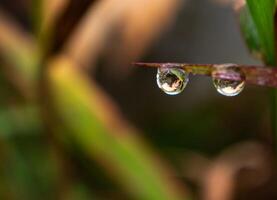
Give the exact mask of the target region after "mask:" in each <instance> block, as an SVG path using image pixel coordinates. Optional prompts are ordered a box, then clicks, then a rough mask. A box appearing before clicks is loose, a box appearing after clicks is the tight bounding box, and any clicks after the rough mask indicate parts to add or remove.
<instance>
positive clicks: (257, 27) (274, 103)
mask: <svg viewBox="0 0 277 200" xmlns="http://www.w3.org/2000/svg"><path fill="white" fill-rule="evenodd" d="M244 9H247V10H248V11H247V12H246V13H245V12H244V13H243V15H247V16H246V17H244V18H245V19H248V20H241V27H242V30H243V32H244V36H245V38H246V41H248V42H247V43H248V45H249V48H250V49H251V50H254V51H256V52H257V51H259V54H260V55H262V58H263V61H264V63H265V64H266V65H271V66H275V65H276V57H275V56H276V49H275V44H276V42H275V40H276V38H275V27H274V15H275V11H276V1H275V0H263V1H259V0H246V8H244ZM251 23H252V25H251V28H249V24H251ZM247 27H248V28H247ZM247 35H248V36H249V35H250V36H251V37H247ZM251 44H252V45H251ZM253 44H258V45H253ZM270 98H271V112H272V127H273V132H274V137H275V138H274V140H275V141H274V143H275V146H276V143H277V122H276V120H277V93H276V91H275V90H274V91H272V92H271V97H270Z"/></svg>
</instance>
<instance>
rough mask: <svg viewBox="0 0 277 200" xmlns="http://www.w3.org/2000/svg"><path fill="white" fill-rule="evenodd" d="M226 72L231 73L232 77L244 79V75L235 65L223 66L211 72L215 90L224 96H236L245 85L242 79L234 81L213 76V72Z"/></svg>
mask: <svg viewBox="0 0 277 200" xmlns="http://www.w3.org/2000/svg"><path fill="white" fill-rule="evenodd" d="M222 72H224V73H228V74H229V75H232V76H234V77H240V78H241V79H244V75H243V74H242V73H241V72H240V70H239V69H238V68H236V67H232V66H227V68H226V66H224V68H222V69H220V68H219V69H218V70H216V71H215V72H213V83H214V86H215V88H216V90H217V91H218V92H219V93H220V94H222V95H224V96H229V97H232V96H236V95H238V94H240V93H241V92H242V90H243V89H244V87H245V81H244V80H239V81H234V80H226V79H219V78H215V77H214V74H215V73H217V74H220V73H222Z"/></svg>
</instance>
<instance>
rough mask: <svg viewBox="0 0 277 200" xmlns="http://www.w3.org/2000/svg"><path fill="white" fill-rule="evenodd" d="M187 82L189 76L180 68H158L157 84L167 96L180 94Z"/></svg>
mask: <svg viewBox="0 0 277 200" xmlns="http://www.w3.org/2000/svg"><path fill="white" fill-rule="evenodd" d="M188 81H189V74H188V73H187V72H185V71H184V70H183V69H180V68H166V67H162V68H158V72H157V84H158V86H159V88H160V89H161V90H162V91H163V92H165V93H166V94H168V95H177V94H180V93H181V92H182V91H183V90H184V89H185V87H186V86H187V83H188Z"/></svg>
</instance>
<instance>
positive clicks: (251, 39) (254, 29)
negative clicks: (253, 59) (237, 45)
mask: <svg viewBox="0 0 277 200" xmlns="http://www.w3.org/2000/svg"><path fill="white" fill-rule="evenodd" d="M274 14H275V0H262V1H261V0H247V4H246V6H245V7H244V8H242V9H241V12H240V23H241V29H242V33H243V35H244V37H245V39H246V42H247V44H248V47H249V48H250V50H251V51H252V52H254V53H255V54H258V55H259V57H261V58H262V60H263V61H264V62H265V63H266V64H267V65H272V66H273V65H275V34H274V32H275V31H274Z"/></svg>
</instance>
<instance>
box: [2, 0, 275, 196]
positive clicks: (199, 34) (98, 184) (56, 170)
mask: <svg viewBox="0 0 277 200" xmlns="http://www.w3.org/2000/svg"><path fill="white" fill-rule="evenodd" d="M250 2H251V1H249V3H250ZM252 2H257V1H252ZM260 2H261V1H260ZM268 2H269V3H272V1H268ZM182 3H183V4H182ZM199 5H200V6H199ZM257 5H258V4H257ZM257 5H256V6H255V5H253V6H250V5H249V7H248V9H247V12H246V14H245V13H244V14H245V15H244V16H243V17H242V18H241V19H242V21H243V22H245V23H244V25H245V26H243V27H244V28H243V32H244V33H247V32H248V33H249V37H248V39H247V40H248V41H250V43H251V44H252V46H253V48H254V49H255V50H256V51H260V53H261V54H262V55H263V56H264V57H265V58H266V59H267V62H268V63H271V62H273V60H274V58H273V57H272V56H274V55H273V54H272V51H273V49H274V46H272V43H271V42H272V40H274V36H273V35H272V28H273V26H274V25H272V22H273V19H272V17H273V13H272V12H273V9H270V6H271V5H272V4H267V3H266V4H264V5H263V6H257ZM185 6H188V7H187V9H186V10H181V11H180V9H181V8H185ZM206 6H210V7H209V8H210V9H211V10H210V11H209V12H210V13H209V12H207V11H208V10H209V9H207V8H208V7H206ZM263 9H266V10H268V12H267V13H266V14H265V13H263V14H264V15H261V14H260V13H259V11H261V10H263ZM226 12H227V13H229V14H230V16H231V12H232V11H231V10H230V9H229V8H223V7H218V6H217V5H215V4H211V3H210V2H208V0H203V1H201V2H200V1H193V0H191V1H189V0H188V1H181V0H151V1H149V0H122V1H120V3H119V1H118V0H85V1H73V0H37V1H36V0H17V1H16V3H15V1H9V0H3V1H1V3H0V83H1V85H0V88H1V95H0V97H1V99H0V199H8V200H10V199H11V200H17V199H28V200H29V199H30V200H32V199H66V200H67V199H72V200H83V199H84V200H85V199H120V200H121V199H142V200H146V199H149V200H152V199H153V200H156V199H157V200H160V199H165V200H172V199H184V200H186V199H199V198H201V199H207V200H209V199H210V200H216V199H220V200H224V199H232V198H236V196H238V198H243V197H245V196H246V197H247V199H276V198H274V197H276V191H275V190H273V191H272V189H271V188H272V187H273V186H276V185H277V184H276V183H275V181H274V178H273V175H272V169H271V167H272V166H271V161H272V160H271V159H272V158H271V154H270V152H271V151H270V150H271V149H270V148H271V147H270V145H268V143H266V142H264V143H262V142H261V141H257V139H259V138H262V140H264V141H271V137H270V136H268V135H270V134H268V133H270V129H269V128H268V127H269V126H268V124H269V123H268V121H269V119H268V118H269V117H268V116H269V115H268V113H265V110H267V109H268V107H267V102H266V100H264V98H263V97H265V94H266V92H264V90H263V89H260V90H259V89H257V90H258V91H260V94H259V95H257V92H256V89H254V90H253V89H252V90H251V89H250V90H249V91H246V94H245V95H242V96H241V97H238V98H234V99H225V98H220V97H215V96H213V93H212V92H210V91H211V90H209V88H207V87H206V86H207V85H208V84H202V86H203V87H202V86H201V87H202V90H201V89H200V90H197V89H195V87H194V88H193V86H192V87H188V90H187V93H186V94H187V95H184V96H179V97H172V98H169V97H166V96H164V95H162V94H160V93H159V92H158V89H155V81H153V79H154V78H153V77H154V76H155V75H154V76H153V74H152V72H151V74H150V73H149V72H145V71H139V70H135V69H134V67H131V66H130V65H129V63H131V62H133V61H135V60H137V59H138V58H140V57H141V56H142V55H143V53H146V49H151V48H150V47H151V44H154V46H152V48H153V49H152V50H150V52H149V54H148V58H145V59H168V58H170V59H175V58H177V56H176V53H175V51H174V49H180V52H181V53H179V54H180V55H182V57H181V59H188V61H189V62H194V61H195V58H196V57H194V59H193V58H189V54H190V53H189V52H193V51H195V50H197V53H191V54H193V55H194V54H195V55H196V56H199V55H203V52H204V53H205V54H209V53H210V54H209V56H208V57H206V59H207V58H209V57H212V56H211V55H215V56H221V58H222V59H223V58H224V59H225V58H226V57H225V56H223V55H228V56H229V58H233V55H232V54H230V53H229V52H228V51H226V52H227V53H226V52H225V53H226V54H222V55H221V54H220V53H221V52H224V51H222V49H220V50H219V51H217V52H216V50H217V49H218V46H217V45H220V44H221V42H218V40H219V37H218V36H222V33H224V34H223V36H222V38H224V41H225V42H228V41H229V40H228V32H231V31H227V32H223V31H224V30H225V29H222V27H220V29H219V30H220V31H221V35H216V34H215V30H214V28H215V27H218V25H219V24H221V25H226V27H225V28H228V27H229V25H228V24H230V22H228V23H226V22H225V21H224V22H222V21H221V15H223V14H225V13H226ZM256 12H258V14H256V15H261V16H262V17H261V18H259V17H253V16H252V15H253V13H256ZM211 14H213V15H211ZM207 16H209V17H207ZM175 19H181V20H177V21H176V23H175V24H174V23H170V22H174V20H175ZM202 20H211V21H209V23H206V22H203V23H202V25H199V24H201V23H200V22H201V21H202ZM185 22H186V23H189V24H190V25H189V26H185V25H184V24H185ZM247 22H251V23H250V24H249V23H247ZM170 24H171V29H172V30H173V29H175V28H176V30H175V31H176V32H170V30H171V29H168V32H167V33H166V34H165V35H164V36H163V37H165V38H162V39H160V40H158V38H159V35H160V34H161V33H162V32H163V30H165V29H166V28H167V27H169V26H168V25H170ZM202 26H205V27H202ZM174 27H175V28H174ZM265 30H267V31H265ZM237 32H238V31H237ZM203 33H205V34H203ZM215 35H216V36H215ZM229 36H230V35H229ZM194 37H196V39H195V38H194ZM232 37H233V32H232ZM236 37H237V36H236ZM182 38H187V41H186V43H182V42H180V40H181V39H182ZM193 38H194V39H193ZM207 38H208V39H207ZM226 38H227V39H226ZM229 39H230V38H229ZM153 41H159V42H158V43H153ZM173 43H174V45H175V46H174V45H172V46H171V44H173ZM176 44H177V45H176ZM188 44H190V45H188ZM196 44H198V45H199V46H197V45H196ZM229 44H230V43H229ZM159 45H162V46H159ZM163 45H164V46H163ZM178 45H179V46H178ZM194 45H195V46H194ZM241 46H242V45H241ZM185 47H186V48H187V49H189V52H186V53H184V52H183V48H185ZM155 49H156V50H155ZM205 49H206V50H207V51H206V52H205V51H204V50H205ZM224 49H225V50H226V49H227V50H228V49H231V48H229V47H228V48H226V47H225V46H224ZM185 50H186V49H185ZM238 50H241V49H238ZM213 51H215V52H213ZM151 52H152V54H151ZM201 52H202V54H201ZM211 52H213V53H212V54H211ZM236 52H237V50H236V51H233V53H234V54H235V53H236ZM238 52H239V51H238ZM155 54H156V55H155ZM167 56H168V57H167ZM170 56H171V57H170ZM183 56H184V57H183ZM186 56H188V57H186ZM190 56H192V55H190ZM214 58H215V60H209V59H207V60H208V62H217V60H216V58H217V59H218V58H219V57H214ZM179 59H180V58H179ZM189 59H190V60H189ZM203 60H204V62H206V61H207V60H206V61H205V59H203ZM203 60H201V62H202V61H203ZM155 61H156V60H155ZM161 61H162V60H161ZM167 61H168V60H167ZM174 61H175V60H174ZM100 85H101V86H100ZM207 93H211V94H212V95H208V94H207ZM258 93H259V92H258ZM205 95H206V96H205ZM112 97H113V98H112ZM249 99H251V103H249V102H250V100H249ZM116 104H118V105H119V106H117V105H116ZM122 113H123V114H124V115H125V116H122V115H123V114H122ZM125 117H126V118H127V119H128V120H127V119H126V118H125ZM129 121H132V122H133V123H134V124H136V126H137V127H139V129H141V130H138V129H137V128H134V125H131V123H130V122H129ZM253 138H255V139H256V141H253V140H252V139H253ZM245 140H251V141H250V142H242V141H245ZM233 144H235V145H234V146H233ZM229 146H230V147H229ZM252 152H254V153H253V154H251V153H252ZM257 180H259V181H257ZM270 186H272V187H270ZM253 188H254V189H253ZM257 188H258V189H257ZM273 188H274V187H273Z"/></svg>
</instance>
